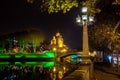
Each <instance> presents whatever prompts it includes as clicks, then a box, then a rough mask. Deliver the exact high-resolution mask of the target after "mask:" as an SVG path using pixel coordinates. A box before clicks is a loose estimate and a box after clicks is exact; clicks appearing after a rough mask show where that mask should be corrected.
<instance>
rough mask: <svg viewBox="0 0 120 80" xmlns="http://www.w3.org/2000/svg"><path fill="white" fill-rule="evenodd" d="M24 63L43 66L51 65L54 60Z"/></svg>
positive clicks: (53, 63)
mask: <svg viewBox="0 0 120 80" xmlns="http://www.w3.org/2000/svg"><path fill="white" fill-rule="evenodd" d="M25 65H42V66H43V67H45V68H49V67H53V66H54V65H55V62H25Z"/></svg>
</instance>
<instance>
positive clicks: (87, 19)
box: [76, 7, 93, 55]
mask: <svg viewBox="0 0 120 80" xmlns="http://www.w3.org/2000/svg"><path fill="white" fill-rule="evenodd" d="M76 22H77V23H78V24H80V25H82V26H83V54H84V55H89V43H88V28H87V26H88V25H89V24H91V23H92V22H93V16H90V15H89V14H88V9H87V7H82V15H81V16H79V15H78V17H77V18H76Z"/></svg>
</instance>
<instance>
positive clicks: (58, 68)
mask: <svg viewBox="0 0 120 80" xmlns="http://www.w3.org/2000/svg"><path fill="white" fill-rule="evenodd" d="M54 63H55V62H54ZM47 64H48V63H44V65H47ZM44 65H43V64H41V63H40V64H38V65H5V64H1V65H0V80H61V79H62V78H63V77H64V76H65V75H66V73H67V72H68V71H69V70H72V69H73V66H71V64H68V63H67V65H66V63H57V64H54V66H53V65H51V66H49V67H45V66H44Z"/></svg>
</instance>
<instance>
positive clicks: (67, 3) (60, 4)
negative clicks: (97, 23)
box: [27, 0, 100, 13]
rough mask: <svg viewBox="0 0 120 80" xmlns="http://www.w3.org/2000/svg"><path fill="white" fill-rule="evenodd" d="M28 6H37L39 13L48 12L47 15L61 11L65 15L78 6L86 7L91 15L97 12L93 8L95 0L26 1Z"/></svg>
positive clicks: (97, 10)
mask: <svg viewBox="0 0 120 80" xmlns="http://www.w3.org/2000/svg"><path fill="white" fill-rule="evenodd" d="M27 2H28V3H30V4H37V6H39V8H40V10H41V11H48V13H58V12H60V11H62V12H63V13H66V12H68V11H70V9H72V8H73V7H78V5H79V4H82V5H83V6H86V7H88V9H89V11H90V12H91V13H96V12H99V11H100V10H99V9H96V8H95V4H96V3H97V2H98V1H97V0H40V1H39V0H27Z"/></svg>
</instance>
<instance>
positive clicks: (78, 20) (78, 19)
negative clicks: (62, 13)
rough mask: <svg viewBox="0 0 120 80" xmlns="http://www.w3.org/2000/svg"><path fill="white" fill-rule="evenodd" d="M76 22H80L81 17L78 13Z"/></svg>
mask: <svg viewBox="0 0 120 80" xmlns="http://www.w3.org/2000/svg"><path fill="white" fill-rule="evenodd" d="M76 22H78V23H80V22H81V18H80V16H79V15H78V17H77V18H76Z"/></svg>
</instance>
